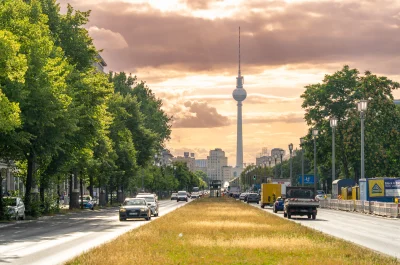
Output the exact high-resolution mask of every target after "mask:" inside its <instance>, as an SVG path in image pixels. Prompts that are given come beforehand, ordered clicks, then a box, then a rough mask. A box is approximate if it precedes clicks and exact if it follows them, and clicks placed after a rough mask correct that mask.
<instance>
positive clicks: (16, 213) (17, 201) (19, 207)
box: [3, 197, 25, 220]
mask: <svg viewBox="0 0 400 265" xmlns="http://www.w3.org/2000/svg"><path fill="white" fill-rule="evenodd" d="M3 201H4V202H5V205H6V208H7V214H9V215H10V217H11V218H13V219H15V220H18V219H21V220H24V219H25V204H24V202H23V201H22V199H21V198H20V197H3Z"/></svg>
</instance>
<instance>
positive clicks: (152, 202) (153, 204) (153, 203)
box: [136, 194, 159, 217]
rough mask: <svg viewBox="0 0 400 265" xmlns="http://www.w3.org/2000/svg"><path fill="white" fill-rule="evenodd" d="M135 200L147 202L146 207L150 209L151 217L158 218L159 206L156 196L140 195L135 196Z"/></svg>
mask: <svg viewBox="0 0 400 265" xmlns="http://www.w3.org/2000/svg"><path fill="white" fill-rule="evenodd" d="M136 198H144V199H145V200H146V202H147V205H148V206H149V207H150V210H151V213H152V215H153V216H156V217H157V216H158V211H159V205H158V200H157V195H155V194H142V195H139V194H138V195H136Z"/></svg>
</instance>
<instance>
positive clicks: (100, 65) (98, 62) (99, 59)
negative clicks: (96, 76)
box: [92, 54, 107, 72]
mask: <svg viewBox="0 0 400 265" xmlns="http://www.w3.org/2000/svg"><path fill="white" fill-rule="evenodd" d="M92 65H93V67H95V68H96V69H97V71H99V72H104V67H106V66H107V64H106V62H105V61H104V59H103V57H101V55H100V54H97V56H96V61H95V62H93V64H92Z"/></svg>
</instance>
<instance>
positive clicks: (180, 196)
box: [176, 191, 188, 202]
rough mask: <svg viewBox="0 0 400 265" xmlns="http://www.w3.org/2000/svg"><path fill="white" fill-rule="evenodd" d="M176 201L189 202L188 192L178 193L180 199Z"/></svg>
mask: <svg viewBox="0 0 400 265" xmlns="http://www.w3.org/2000/svg"><path fill="white" fill-rule="evenodd" d="M176 201H177V202H179V201H186V202H187V201H188V196H187V192H186V191H178V198H176Z"/></svg>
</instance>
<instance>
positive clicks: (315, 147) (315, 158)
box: [312, 128, 318, 190]
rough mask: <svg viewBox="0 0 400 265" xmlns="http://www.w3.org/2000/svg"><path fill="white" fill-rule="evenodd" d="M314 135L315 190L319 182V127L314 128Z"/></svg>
mask: <svg viewBox="0 0 400 265" xmlns="http://www.w3.org/2000/svg"><path fill="white" fill-rule="evenodd" d="M312 136H313V138H314V188H315V190H317V189H318V186H317V182H318V178H317V141H316V139H317V136H318V129H317V128H314V129H313V130H312Z"/></svg>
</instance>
